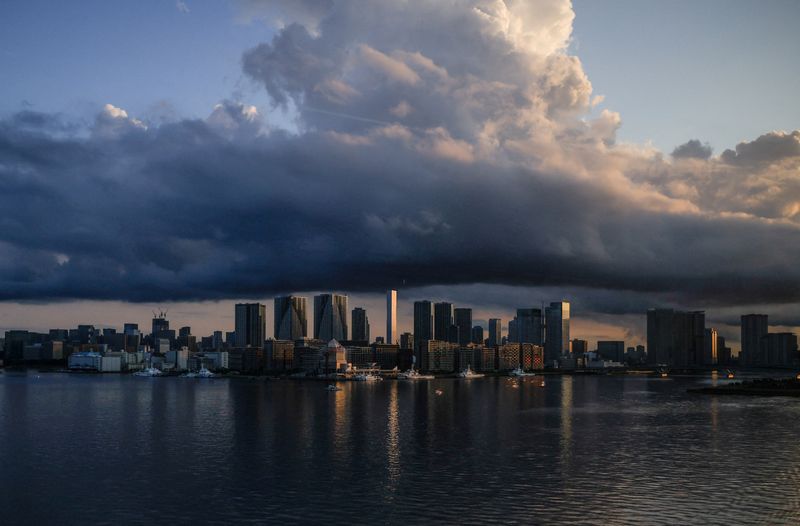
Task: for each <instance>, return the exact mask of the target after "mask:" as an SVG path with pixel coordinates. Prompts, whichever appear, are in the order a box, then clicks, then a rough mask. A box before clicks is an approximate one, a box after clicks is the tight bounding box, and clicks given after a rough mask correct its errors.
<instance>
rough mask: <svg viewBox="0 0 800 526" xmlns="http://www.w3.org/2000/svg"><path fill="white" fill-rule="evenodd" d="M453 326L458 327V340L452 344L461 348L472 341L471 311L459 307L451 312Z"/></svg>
mask: <svg viewBox="0 0 800 526" xmlns="http://www.w3.org/2000/svg"><path fill="white" fill-rule="evenodd" d="M453 319H454V320H455V321H454V325H455V326H456V327H458V338H457V339H456V340H455V341H453V340H452V339H451V340H450V341H451V342H453V343H458V344H459V345H461V346H462V347H463V346H465V345H468V344H469V343H470V342H471V341H472V309H468V308H464V307H459V308H457V309H455V310H454V311H453ZM481 343H482V342H481Z"/></svg>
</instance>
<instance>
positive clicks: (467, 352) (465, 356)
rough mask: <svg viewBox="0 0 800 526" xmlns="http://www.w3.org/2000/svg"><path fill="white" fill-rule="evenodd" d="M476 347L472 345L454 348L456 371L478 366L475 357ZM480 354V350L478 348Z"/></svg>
mask: <svg viewBox="0 0 800 526" xmlns="http://www.w3.org/2000/svg"><path fill="white" fill-rule="evenodd" d="M475 354H476V347H475V346H472V345H470V346H469V347H459V348H457V349H455V350H454V357H453V359H454V369H455V370H456V371H463V370H464V369H466V368H467V367H469V368H471V369H473V370H474V369H477V368H478V362H477V361H476V359H475ZM478 354H480V351H479V350H478Z"/></svg>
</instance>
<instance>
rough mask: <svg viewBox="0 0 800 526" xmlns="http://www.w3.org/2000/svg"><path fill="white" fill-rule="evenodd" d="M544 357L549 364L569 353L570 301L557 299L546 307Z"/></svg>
mask: <svg viewBox="0 0 800 526" xmlns="http://www.w3.org/2000/svg"><path fill="white" fill-rule="evenodd" d="M545 334H546V338H545V343H544V357H545V361H547V363H548V364H551V363H553V360H559V359H561V357H562V356H564V355H565V354H568V353H569V302H568V301H555V302H553V303H551V304H550V306H549V307H547V308H546V309H545Z"/></svg>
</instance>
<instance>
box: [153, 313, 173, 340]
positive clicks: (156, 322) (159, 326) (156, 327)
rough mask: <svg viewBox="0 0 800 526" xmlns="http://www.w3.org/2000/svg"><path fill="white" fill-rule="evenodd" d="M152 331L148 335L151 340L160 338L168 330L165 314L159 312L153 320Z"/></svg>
mask: <svg viewBox="0 0 800 526" xmlns="http://www.w3.org/2000/svg"><path fill="white" fill-rule="evenodd" d="M152 329H153V330H152V332H151V333H150V335H151V336H152V337H153V339H155V338H160V337H161V335H163V334H164V333H165V332H166V331H168V330H169V320H167V314H166V313H164V312H160V313H159V314H158V316H156V317H154V318H153V323H152Z"/></svg>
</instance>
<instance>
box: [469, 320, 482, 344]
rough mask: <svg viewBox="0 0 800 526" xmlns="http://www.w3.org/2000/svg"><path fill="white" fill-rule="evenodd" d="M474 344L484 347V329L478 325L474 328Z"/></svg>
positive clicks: (472, 339)
mask: <svg viewBox="0 0 800 526" xmlns="http://www.w3.org/2000/svg"><path fill="white" fill-rule="evenodd" d="M471 341H472V343H474V344H475V345H483V327H481V326H480V325H476V326H475V327H473V328H472V338H471Z"/></svg>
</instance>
